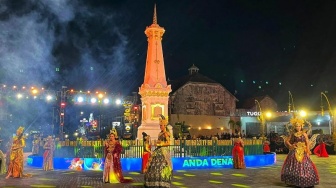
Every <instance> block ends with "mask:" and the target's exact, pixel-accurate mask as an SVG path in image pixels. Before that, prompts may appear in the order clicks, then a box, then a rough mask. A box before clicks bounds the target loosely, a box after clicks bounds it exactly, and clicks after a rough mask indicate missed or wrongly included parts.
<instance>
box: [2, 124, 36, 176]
mask: <svg viewBox="0 0 336 188" xmlns="http://www.w3.org/2000/svg"><path fill="white" fill-rule="evenodd" d="M23 130H24V127H21V126H20V127H19V128H18V129H17V131H16V136H15V137H14V138H13V144H12V147H11V148H10V161H9V165H8V172H7V173H8V175H7V176H6V179H8V178H9V177H13V178H22V177H30V176H31V175H29V174H23V148H24V147H25V146H26V144H25V140H24V137H23Z"/></svg>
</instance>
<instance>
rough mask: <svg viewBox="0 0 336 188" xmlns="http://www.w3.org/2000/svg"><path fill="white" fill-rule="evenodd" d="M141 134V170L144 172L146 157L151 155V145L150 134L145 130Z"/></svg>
mask: <svg viewBox="0 0 336 188" xmlns="http://www.w3.org/2000/svg"><path fill="white" fill-rule="evenodd" d="M142 136H143V141H144V144H143V155H142V169H141V172H142V173H145V169H146V165H147V163H148V159H149V157H150V156H151V145H150V136H149V135H147V134H146V133H145V132H143V133H142Z"/></svg>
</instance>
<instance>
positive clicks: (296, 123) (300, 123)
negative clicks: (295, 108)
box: [290, 117, 305, 127]
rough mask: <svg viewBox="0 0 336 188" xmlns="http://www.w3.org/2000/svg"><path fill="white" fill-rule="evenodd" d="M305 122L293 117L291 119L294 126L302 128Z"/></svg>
mask: <svg viewBox="0 0 336 188" xmlns="http://www.w3.org/2000/svg"><path fill="white" fill-rule="evenodd" d="M304 122H305V121H304V120H303V119H300V118H298V117H293V118H292V119H290V124H292V125H293V126H295V125H301V126H302V127H303V126H304Z"/></svg>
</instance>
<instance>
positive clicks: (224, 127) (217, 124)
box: [169, 114, 230, 135]
mask: <svg viewBox="0 0 336 188" xmlns="http://www.w3.org/2000/svg"><path fill="white" fill-rule="evenodd" d="M183 121H184V122H185V125H189V126H191V130H190V131H191V134H196V132H198V131H199V130H201V131H202V132H203V133H204V135H213V134H215V133H217V132H218V133H222V132H224V131H228V130H229V128H230V126H229V121H230V117H223V116H207V115H199V116H195V115H177V114H172V115H171V116H170V117H169V122H170V124H171V125H175V123H177V122H183Z"/></svg>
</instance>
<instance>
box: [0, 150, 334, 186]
mask: <svg viewBox="0 0 336 188" xmlns="http://www.w3.org/2000/svg"><path fill="white" fill-rule="evenodd" d="M285 156H286V155H277V163H276V164H275V165H273V166H267V167H261V168H247V169H242V170H238V169H218V170H188V171H174V177H173V181H172V187H173V188H180V187H181V188H182V187H189V188H197V187H207V188H208V187H221V188H223V187H225V188H230V187H244V188H246V187H258V188H259V187H265V188H266V187H267V188H268V187H286V184H284V183H282V182H281V181H280V170H281V166H282V164H283V161H284V158H285ZM311 158H312V160H313V161H314V163H315V164H316V166H317V169H318V171H319V175H320V184H319V185H317V186H315V188H330V187H336V181H335V180H334V178H335V175H336V155H332V156H330V157H329V158H318V157H316V156H312V157H311ZM24 172H25V173H31V174H33V177H31V178H25V179H13V178H12V179H8V180H6V179H5V175H0V187H1V188H9V187H15V188H28V187H59V188H70V187H71V188H75V187H83V188H90V187H94V188H105V187H114V188H122V187H123V188H128V187H136V188H140V187H143V175H142V174H140V173H138V172H124V176H125V177H129V178H132V179H133V180H134V182H133V183H130V184H104V183H102V172H101V171H100V172H94V171H83V172H76V171H70V170H67V171H64V170H62V171H58V170H56V171H51V172H44V171H42V170H41V169H36V168H30V167H26V168H25V170H24Z"/></svg>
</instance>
